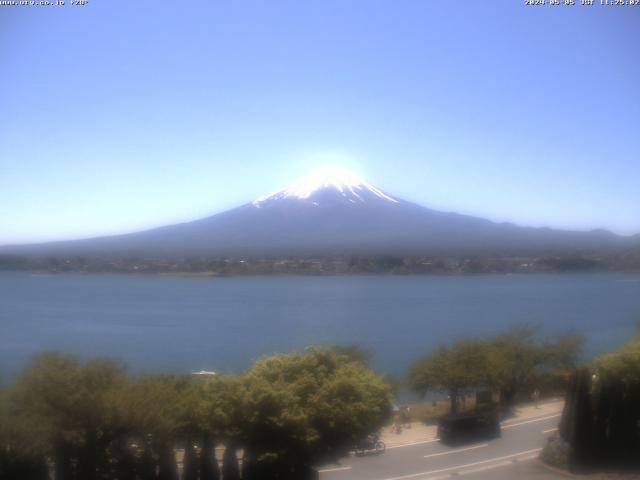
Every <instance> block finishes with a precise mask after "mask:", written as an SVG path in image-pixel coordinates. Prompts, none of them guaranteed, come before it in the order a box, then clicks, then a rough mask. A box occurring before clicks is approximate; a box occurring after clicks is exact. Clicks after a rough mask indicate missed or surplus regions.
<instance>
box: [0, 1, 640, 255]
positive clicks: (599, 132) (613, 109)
mask: <svg viewBox="0 0 640 480" xmlns="http://www.w3.org/2000/svg"><path fill="white" fill-rule="evenodd" d="M69 3H70V2H67V4H69ZM523 3H524V2H521V1H508V0H505V1H495V2H435V1H434V2H426V1H421V0H420V1H418V0H413V1H402V0H401V1H391V0H387V1H376V0H367V1H358V0H350V1H348V2H345V1H343V0H337V1H333V0H322V1H316V0H309V1H299V0H296V1H278V0H276V1H269V2H264V1H255V2H254V1H235V2H222V1H215V0H214V1H202V2H200V1H196V2H187V3H176V2H165V3H161V2H149V1H146V0H136V1H135V2H125V1H121V0H109V1H105V0H90V2H89V4H88V5H87V6H85V7H72V6H70V5H67V6H65V7H60V8H59V7H0V111H1V112H2V115H0V244H2V243H14V242H32V241H43V240H52V239H64V238H79V237H87V236H93V235H100V234H107V233H118V232H128V231H135V230H139V229H143V228H148V227H152V226H157V225H163V224H167V223H173V222H179V221H185V220H190V219H195V218H199V217H202V216H205V215H208V214H212V213H216V212H220V211H223V210H225V209H227V208H230V207H233V206H236V205H239V204H241V203H244V202H247V201H250V200H252V199H253V198H255V197H258V196H260V195H262V194H265V193H268V192H270V191H272V190H275V189H277V188H279V187H282V186H284V185H286V184H287V183H289V182H291V181H292V180H294V179H295V178H296V177H298V176H300V175H302V174H304V173H306V172H307V171H308V170H310V169H312V168H313V167H315V166H318V165H320V164H323V163H340V164H342V165H344V166H346V167H348V168H351V169H353V170H354V171H356V172H357V173H359V174H361V175H363V176H365V177H366V178H367V179H369V181H371V182H372V183H374V184H376V185H377V186H379V187H380V188H382V189H384V190H386V191H388V192H390V193H392V194H394V195H396V196H399V197H403V198H406V199H409V200H413V201H416V202H418V203H421V204H424V205H426V206H431V207H434V208H439V209H444V210H450V211H459V212H463V213H469V214H474V215H481V216H484V217H487V218H490V219H493V220H498V221H513V222H516V223H519V224H523V225H536V226H537V225H548V226H553V227H566V228H578V229H590V228H595V227H605V228H608V229H611V230H613V231H616V232H619V233H623V234H630V233H636V232H640V208H639V205H640V187H639V184H640V56H639V55H638V50H637V46H638V42H639V40H640V8H638V7H631V6H625V7H603V6H600V5H595V6H593V7H582V6H579V5H578V6H574V7H565V6H560V7H551V6H544V7H525V6H523Z"/></svg>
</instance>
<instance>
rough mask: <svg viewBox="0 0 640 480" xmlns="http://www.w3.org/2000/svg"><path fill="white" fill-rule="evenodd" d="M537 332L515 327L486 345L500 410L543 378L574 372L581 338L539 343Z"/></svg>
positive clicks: (553, 339)
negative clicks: (500, 405)
mask: <svg viewBox="0 0 640 480" xmlns="http://www.w3.org/2000/svg"><path fill="white" fill-rule="evenodd" d="M538 330H539V328H538V327H536V326H533V325H518V326H515V327H513V328H511V329H510V330H509V331H507V332H506V333H504V334H502V335H499V336H497V337H496V338H495V339H493V340H492V341H491V342H490V343H489V353H488V355H489V368H490V376H491V379H492V382H491V383H492V384H493V386H494V387H495V388H496V389H497V390H498V391H499V392H500V402H501V404H502V406H503V408H505V409H507V410H509V409H511V408H512V407H513V405H514V403H515V402H516V400H517V398H518V396H519V395H520V394H521V393H522V392H523V391H524V390H526V389H527V388H536V385H535V384H536V382H537V381H538V382H539V381H540V378H541V377H543V376H549V375H552V374H555V375H557V374H562V375H566V377H567V378H568V374H569V372H570V371H571V370H572V369H573V368H575V366H576V364H577V361H578V357H579V354H580V351H581V349H582V345H583V338H582V337H581V336H579V335H575V334H565V335H560V336H558V337H556V338H552V339H547V340H544V341H541V340H538V339H537V338H536V334H537V333H538Z"/></svg>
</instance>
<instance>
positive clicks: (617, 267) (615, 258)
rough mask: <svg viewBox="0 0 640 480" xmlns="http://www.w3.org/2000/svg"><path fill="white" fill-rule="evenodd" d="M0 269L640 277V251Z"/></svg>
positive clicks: (86, 262)
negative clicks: (621, 274)
mask: <svg viewBox="0 0 640 480" xmlns="http://www.w3.org/2000/svg"><path fill="white" fill-rule="evenodd" d="M0 270H26V271H39V272H49V273H62V272H86V273H92V272H93V273H109V272H111V273H146V274H183V275H203V276H206V275H210V276H216V275H348V274H398V275H403V274H434V275H455V274H481V273H488V274H490V273H496V274H500V273H527V272H538V273H540V272H591V271H633V272H640V251H631V252H626V253H624V254H611V255H599V256H597V255H578V254H576V255H573V254H571V255H569V254H564V255H546V256H538V257H508V256H497V257H486V256H468V257H439V256H435V257H428V256H421V257H415V256H408V257H403V256H392V255H379V256H347V257H330V258H329V257H325V258H251V257H249V258H210V257H198V258H184V259H171V258H144V257H133V256H131V257H123V258H111V257H109V258H103V257H81V256H47V257H27V256H19V255H0Z"/></svg>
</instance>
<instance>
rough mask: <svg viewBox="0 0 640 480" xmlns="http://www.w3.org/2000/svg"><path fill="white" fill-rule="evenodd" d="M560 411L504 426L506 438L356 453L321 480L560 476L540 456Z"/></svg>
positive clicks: (323, 473) (322, 473)
mask: <svg viewBox="0 0 640 480" xmlns="http://www.w3.org/2000/svg"><path fill="white" fill-rule="evenodd" d="M559 419H560V414H559V413H554V414H551V415H549V414H547V415H544V416H541V417H533V418H526V419H517V418H516V419H512V420H509V421H506V422H503V424H502V436H501V438H498V439H495V440H490V441H486V442H480V443H473V444H468V445H461V446H457V447H448V446H445V445H442V444H441V443H440V442H439V441H437V440H428V441H423V442H419V443H417V444H414V445H406V446H398V447H396V448H388V449H387V451H386V452H385V453H383V454H381V455H372V456H365V457H355V456H350V457H348V458H345V459H343V460H341V461H340V462H339V464H335V465H325V466H323V467H321V468H320V469H319V471H320V479H321V480H436V479H442V478H449V477H452V476H459V475H465V476H468V478H470V479H473V480H481V479H494V478H505V479H507V478H521V479H522V480H525V479H526V480H529V479H536V480H538V479H540V480H542V479H545V480H546V479H555V478H558V476H557V475H556V474H554V473H551V472H549V471H547V470H545V469H544V468H543V467H540V466H539V465H538V464H537V463H536V462H537V461H536V460H535V459H536V458H537V457H538V454H539V453H540V450H541V448H542V447H543V445H544V444H545V441H546V438H547V437H548V436H549V435H550V434H551V432H553V431H554V430H555V428H556V427H557V424H558V421H559Z"/></svg>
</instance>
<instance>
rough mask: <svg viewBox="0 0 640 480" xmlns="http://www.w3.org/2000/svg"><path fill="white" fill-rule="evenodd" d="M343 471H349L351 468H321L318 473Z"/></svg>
mask: <svg viewBox="0 0 640 480" xmlns="http://www.w3.org/2000/svg"><path fill="white" fill-rule="evenodd" d="M343 470H351V467H335V468H323V469H322V470H318V473H328V472H342V471H343Z"/></svg>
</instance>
